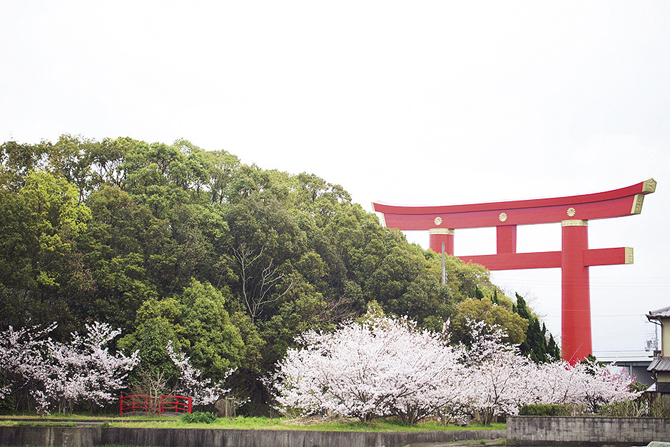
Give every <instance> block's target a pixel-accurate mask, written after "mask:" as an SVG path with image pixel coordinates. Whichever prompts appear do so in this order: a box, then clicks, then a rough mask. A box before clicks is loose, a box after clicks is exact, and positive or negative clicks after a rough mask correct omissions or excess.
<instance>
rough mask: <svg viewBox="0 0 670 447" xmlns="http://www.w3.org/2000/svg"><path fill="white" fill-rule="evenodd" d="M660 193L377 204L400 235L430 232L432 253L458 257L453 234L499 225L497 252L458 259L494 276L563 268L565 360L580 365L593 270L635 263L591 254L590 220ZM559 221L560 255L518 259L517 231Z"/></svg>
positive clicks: (632, 190)
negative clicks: (446, 203)
mask: <svg viewBox="0 0 670 447" xmlns="http://www.w3.org/2000/svg"><path fill="white" fill-rule="evenodd" d="M655 190H656V181H655V180H654V179H649V180H647V181H645V182H641V183H638V184H635V185H632V186H629V187H626V188H621V189H616V190H612V191H605V192H600V193H595V194H586V195H579V196H569V197H557V198H551V199H534V200H521V201H511V202H493V203H480V204H472V205H449V206H416V207H414V206H397V205H387V204H383V203H378V202H376V203H373V207H374V210H375V211H377V212H379V213H382V215H383V220H384V224H385V225H386V226H387V227H389V228H397V229H399V230H428V231H429V232H430V248H431V249H432V250H433V251H435V252H437V253H440V252H441V251H442V244H444V247H445V251H446V253H448V254H450V255H453V254H454V230H455V229H460V228H483V227H496V254H494V255H483V256H459V258H460V259H462V260H463V261H464V262H474V263H477V264H482V265H483V266H485V267H486V268H487V269H489V270H513V269H534V268H560V269H561V294H562V314H561V340H562V356H563V359H564V360H567V361H569V362H570V363H573V364H574V363H576V362H578V361H580V360H582V359H584V358H586V357H587V356H588V355H589V354H591V353H592V344H591V304H590V301H591V300H590V291H589V267H591V266H596V265H615V264H632V263H633V249H632V248H626V247H620V248H604V249H589V248H588V221H589V220H592V219H605V218H612V217H622V216H628V215H631V214H640V213H641V212H642V203H643V200H644V196H645V195H647V194H651V193H653V192H654V191H655ZM551 222H555V223H558V222H560V223H561V231H562V248H561V251H550V252H536V253H517V251H516V233H517V226H518V225H532V224H540V223H551Z"/></svg>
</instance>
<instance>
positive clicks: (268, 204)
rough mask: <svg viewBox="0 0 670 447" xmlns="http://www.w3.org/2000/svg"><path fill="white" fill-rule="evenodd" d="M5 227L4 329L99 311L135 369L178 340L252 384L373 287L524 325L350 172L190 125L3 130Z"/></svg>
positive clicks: (515, 328)
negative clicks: (258, 149)
mask: <svg viewBox="0 0 670 447" xmlns="http://www.w3.org/2000/svg"><path fill="white" fill-rule="evenodd" d="M0 232H1V234H2V238H0V298H1V300H0V326H1V327H0V329H2V328H5V327H7V326H9V325H14V326H15V327H16V326H22V325H25V324H27V323H28V321H30V322H31V324H36V323H41V322H50V321H53V320H58V321H59V330H58V332H57V333H55V336H56V337H61V338H67V337H68V334H69V333H70V332H71V331H73V330H81V328H83V325H84V324H85V323H88V322H91V321H94V320H98V321H106V322H108V323H110V324H112V325H113V326H114V327H120V328H121V329H122V330H123V333H124V337H123V338H122V339H121V340H120V341H119V342H118V346H119V347H120V348H123V349H125V350H131V349H139V350H140V354H141V356H142V362H143V363H142V365H141V368H140V370H142V368H143V371H145V372H146V371H152V370H154V371H155V370H161V369H162V370H164V371H165V373H166V374H168V375H169V374H173V373H174V371H172V370H171V368H172V369H173V366H172V365H171V363H170V362H169V361H168V357H167V352H166V351H165V345H166V344H167V342H168V341H169V340H171V341H172V343H173V344H174V346H175V347H176V348H179V349H182V350H184V351H185V352H187V354H188V355H189V356H190V357H191V359H192V362H193V364H194V366H196V367H197V368H199V369H201V370H202V371H203V372H204V373H205V374H206V375H207V376H208V377H211V378H214V379H216V378H221V377H223V375H224V373H225V371H226V370H227V369H229V368H231V367H235V368H238V370H237V371H238V372H237V376H236V378H234V381H235V383H237V384H238V385H239V386H240V387H241V389H240V390H238V391H239V393H241V394H243V395H244V394H245V393H246V394H247V395H253V396H255V397H254V398H256V397H257V390H255V388H257V387H258V386H260V385H259V382H258V379H259V378H260V377H261V376H262V375H263V374H265V373H266V372H267V371H268V370H269V369H270V368H272V365H274V363H275V362H276V361H277V360H278V359H279V358H281V357H282V356H283V355H284V353H285V352H286V350H287V349H288V347H289V346H292V344H293V343H294V337H295V336H296V335H298V334H299V333H301V332H303V331H305V330H307V329H321V330H330V329H333V328H334V327H335V326H336V325H337V324H339V323H341V322H342V321H344V320H347V319H354V318H357V317H359V316H360V315H363V314H364V313H365V311H366V308H367V305H368V303H370V302H372V301H376V302H377V303H379V306H381V308H382V309H383V311H384V312H386V313H389V314H396V315H407V316H409V317H410V318H411V319H414V320H416V321H417V322H418V323H419V324H420V325H421V326H423V327H426V328H430V329H441V328H442V325H443V324H444V323H445V322H447V321H448V320H449V319H452V325H454V327H455V328H457V329H458V328H459V327H462V324H463V322H464V321H465V317H466V316H467V317H471V318H478V319H485V320H486V321H489V320H491V321H492V322H494V323H498V324H500V325H501V326H503V327H504V328H505V329H507V330H508V332H509V339H510V341H513V342H516V343H521V342H522V341H523V340H524V339H525V332H526V330H527V327H528V324H529V318H528V317H527V316H526V317H524V316H523V315H520V314H519V313H514V312H512V308H511V301H510V300H509V299H507V298H505V297H503V296H502V294H501V295H500V301H499V302H503V303H504V305H503V304H500V305H498V304H497V303H495V304H494V303H493V302H492V301H491V299H490V298H483V299H477V296H478V295H480V298H481V296H484V295H485V296H486V297H493V296H494V295H496V296H497V294H498V292H499V291H498V290H497V289H496V288H495V286H494V285H492V284H491V282H490V280H489V276H488V272H487V271H486V270H485V269H484V268H482V267H481V266H477V265H464V264H463V263H462V262H461V261H460V260H458V259H457V258H454V257H448V259H447V263H446V266H447V270H448V284H446V285H442V284H441V283H440V278H441V267H440V257H439V256H438V255H437V254H435V253H433V252H432V251H428V250H423V249H421V248H420V247H419V246H417V245H412V244H409V243H408V242H407V240H406V239H405V237H404V235H403V234H402V233H401V232H399V231H397V230H390V229H387V228H384V227H382V226H381V225H380V224H379V220H378V218H377V216H376V215H374V214H373V213H369V212H366V211H365V210H363V208H362V207H361V206H359V205H357V204H355V203H352V201H351V198H350V196H349V194H348V193H347V192H346V191H345V190H344V189H343V188H342V187H341V186H339V185H334V184H330V183H328V182H327V181H326V180H324V179H321V178H319V177H317V176H315V175H313V174H308V173H301V174H297V175H292V174H288V173H285V172H280V171H275V170H263V169H260V168H259V167H257V166H255V165H245V164H243V163H241V162H240V161H239V159H238V158H237V157H236V156H234V155H232V154H230V153H228V152H226V151H224V150H219V151H204V150H202V149H200V148H198V147H197V146H195V145H194V144H192V143H190V142H188V141H186V140H179V141H177V142H175V143H174V144H171V145H170V144H164V143H151V144H149V143H146V142H143V141H137V140H133V139H131V138H117V139H104V140H102V141H100V142H98V141H93V140H89V139H85V138H82V137H76V136H70V135H64V136H62V137H61V138H60V139H59V140H58V141H57V142H56V143H50V142H42V143H40V144H36V145H25V144H19V143H16V142H12V141H10V142H6V143H4V144H2V145H1V146H0ZM496 299H497V298H496ZM505 300H506V301H505ZM531 323H532V324H533V325H534V324H535V323H533V322H532V321H531ZM532 327H534V326H532ZM171 371H172V372H171Z"/></svg>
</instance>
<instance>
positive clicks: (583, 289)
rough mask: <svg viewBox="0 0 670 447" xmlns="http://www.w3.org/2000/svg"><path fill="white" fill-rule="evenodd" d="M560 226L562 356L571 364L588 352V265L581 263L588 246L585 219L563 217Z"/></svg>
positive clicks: (589, 326)
mask: <svg viewBox="0 0 670 447" xmlns="http://www.w3.org/2000/svg"><path fill="white" fill-rule="evenodd" d="M561 227H562V228H561V229H562V240H563V252H562V258H561V281H562V286H561V288H562V301H563V305H562V309H563V310H562V316H561V338H562V343H561V344H562V356H563V360H566V361H567V362H569V363H570V364H571V365H574V364H575V363H578V362H579V361H581V360H583V359H585V358H586V357H588V355H589V354H591V353H592V346H591V298H590V293H589V268H588V267H587V266H585V265H584V252H585V250H588V248H589V241H588V222H587V221H585V220H564V221H562V222H561Z"/></svg>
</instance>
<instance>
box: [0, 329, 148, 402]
mask: <svg viewBox="0 0 670 447" xmlns="http://www.w3.org/2000/svg"><path fill="white" fill-rule="evenodd" d="M55 328H56V324H55V323H54V324H52V325H50V326H47V327H46V328H40V327H38V326H35V327H31V328H23V329H20V330H18V331H14V330H13V328H11V327H10V328H9V329H8V330H7V331H4V332H2V333H1V334H0V370H1V371H2V374H3V376H4V378H5V381H6V382H7V383H9V385H7V386H5V387H4V389H3V394H9V393H12V392H20V391H21V390H23V391H27V394H28V395H29V396H30V397H32V399H33V401H34V402H35V408H36V409H37V410H38V412H39V413H41V414H44V413H49V412H50V411H51V409H52V408H53V407H54V406H57V407H58V411H66V410H67V409H69V410H72V407H73V405H74V404H75V403H78V402H88V403H89V405H91V408H94V407H102V406H104V405H105V404H107V403H110V402H112V401H113V400H114V399H115V398H116V395H117V393H118V391H119V390H121V389H123V388H125V384H124V382H125V379H126V378H127V376H128V373H129V372H130V371H131V370H132V369H133V368H134V367H135V366H136V365H137V364H138V363H139V361H140V359H139V357H138V353H137V352H135V353H134V354H133V355H131V356H130V357H126V356H125V355H123V354H122V353H116V354H114V355H112V354H110V353H109V350H108V348H107V344H108V343H109V342H110V341H111V340H113V339H114V338H115V337H117V336H118V335H119V334H120V333H121V331H120V330H113V329H112V328H111V327H110V326H109V325H108V324H106V323H98V322H95V323H93V324H92V325H86V330H87V334H86V336H82V335H80V334H78V333H73V334H72V342H71V343H69V344H64V343H59V342H56V341H54V340H51V339H50V338H47V337H46V336H47V334H48V333H50V332H51V331H53V330H54V329H55Z"/></svg>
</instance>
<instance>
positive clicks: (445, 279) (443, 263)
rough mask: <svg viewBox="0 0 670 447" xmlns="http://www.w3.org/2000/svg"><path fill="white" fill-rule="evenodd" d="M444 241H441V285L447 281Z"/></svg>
mask: <svg viewBox="0 0 670 447" xmlns="http://www.w3.org/2000/svg"><path fill="white" fill-rule="evenodd" d="M444 245H445V244H444V242H442V285H445V284H446V283H447V266H446V265H445V260H444Z"/></svg>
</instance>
